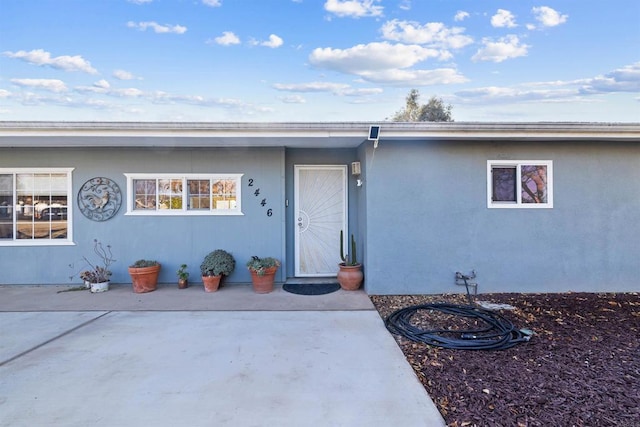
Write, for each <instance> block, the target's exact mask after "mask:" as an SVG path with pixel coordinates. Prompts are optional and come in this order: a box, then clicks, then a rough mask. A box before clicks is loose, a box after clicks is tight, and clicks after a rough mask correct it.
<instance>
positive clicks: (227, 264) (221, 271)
mask: <svg viewBox="0 0 640 427" xmlns="http://www.w3.org/2000/svg"><path fill="white" fill-rule="evenodd" d="M235 268H236V260H235V259H234V258H233V255H231V254H230V253H229V252H227V251H225V250H222V249H216V250H215V251H213V252H210V253H209V254H208V255H207V256H206V257H204V260H203V261H202V264H200V271H201V272H202V275H203V276H228V275H229V274H231V272H232V271H233V270H234V269H235Z"/></svg>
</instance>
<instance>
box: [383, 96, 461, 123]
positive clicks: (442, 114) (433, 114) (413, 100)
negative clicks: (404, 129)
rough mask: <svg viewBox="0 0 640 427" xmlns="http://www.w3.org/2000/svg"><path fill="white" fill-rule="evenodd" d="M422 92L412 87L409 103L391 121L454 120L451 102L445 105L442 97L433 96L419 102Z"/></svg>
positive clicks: (408, 98) (408, 97)
mask: <svg viewBox="0 0 640 427" xmlns="http://www.w3.org/2000/svg"><path fill="white" fill-rule="evenodd" d="M419 98H420V92H418V90H416V89H411V91H410V92H409V94H408V95H407V98H406V100H407V105H406V106H405V107H404V108H403V109H401V110H400V111H398V112H397V113H396V114H395V115H394V116H393V118H392V119H391V121H394V122H452V121H453V117H452V116H451V110H452V109H453V106H451V104H449V105H445V104H444V101H442V98H438V97H436V96H432V97H431V98H429V101H428V102H427V103H426V104H423V105H420V103H419V102H418V100H419Z"/></svg>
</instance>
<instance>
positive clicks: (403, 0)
mask: <svg viewBox="0 0 640 427" xmlns="http://www.w3.org/2000/svg"><path fill="white" fill-rule="evenodd" d="M398 7H399V8H400V9H402V10H411V0H400V4H398Z"/></svg>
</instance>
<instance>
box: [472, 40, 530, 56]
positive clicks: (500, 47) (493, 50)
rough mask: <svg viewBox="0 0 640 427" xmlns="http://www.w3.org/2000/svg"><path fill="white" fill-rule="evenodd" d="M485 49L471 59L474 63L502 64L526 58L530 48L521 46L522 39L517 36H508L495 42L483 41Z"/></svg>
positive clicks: (481, 49)
mask: <svg viewBox="0 0 640 427" xmlns="http://www.w3.org/2000/svg"><path fill="white" fill-rule="evenodd" d="M482 44H483V47H482V48H480V49H479V50H478V52H476V54H475V55H473V56H472V57H471V59H472V60H473V61H493V62H502V61H505V60H507V59H511V58H517V57H519V56H526V55H527V52H528V49H529V46H528V45H526V44H520V39H518V37H517V36H515V35H508V36H506V37H502V38H500V39H498V41H493V39H491V38H484V39H482Z"/></svg>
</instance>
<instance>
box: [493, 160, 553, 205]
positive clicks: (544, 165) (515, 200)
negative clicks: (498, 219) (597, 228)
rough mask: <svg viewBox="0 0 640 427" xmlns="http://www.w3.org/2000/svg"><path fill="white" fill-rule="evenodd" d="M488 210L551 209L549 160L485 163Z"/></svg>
mask: <svg viewBox="0 0 640 427" xmlns="http://www.w3.org/2000/svg"><path fill="white" fill-rule="evenodd" d="M487 206H488V207H489V208H538V209H539V208H552V207H553V162H552V161H551V160H489V161H488V162H487Z"/></svg>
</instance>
